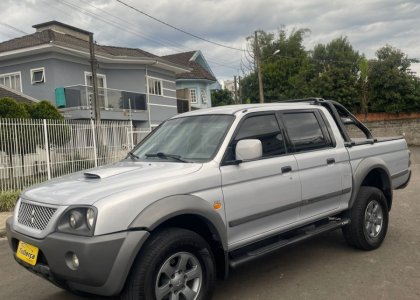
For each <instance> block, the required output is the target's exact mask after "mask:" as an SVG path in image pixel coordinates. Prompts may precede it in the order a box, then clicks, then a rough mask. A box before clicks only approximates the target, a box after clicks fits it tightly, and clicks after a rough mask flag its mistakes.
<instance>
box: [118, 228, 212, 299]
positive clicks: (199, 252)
mask: <svg viewBox="0 0 420 300" xmlns="http://www.w3.org/2000/svg"><path fill="white" fill-rule="evenodd" d="M214 285H215V264H214V257H213V254H212V252H211V249H210V246H209V245H208V243H207V242H206V241H205V240H204V239H203V238H202V237H201V236H200V235H198V234H196V233H195V232H192V231H189V230H185V229H181V228H168V229H165V230H161V231H158V232H156V233H155V234H153V235H152V236H151V238H150V240H149V241H148V242H147V244H146V245H145V246H144V248H143V249H142V250H141V252H140V254H139V255H138V257H137V258H136V260H135V262H134V264H133V267H132V270H131V272H130V275H129V277H128V279H127V282H126V285H125V288H124V290H123V292H122V294H121V299H124V300H133V299H144V300H151V299H157V300H160V299H191V300H207V299H211V297H212V294H213V290H214ZM172 294H173V295H174V297H173V298H171V297H170V296H171V295H172ZM181 295H182V296H181ZM176 296H178V297H176ZM179 296H181V297H179Z"/></svg>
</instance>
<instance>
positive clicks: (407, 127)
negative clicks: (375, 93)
mask: <svg viewBox="0 0 420 300" xmlns="http://www.w3.org/2000/svg"><path fill="white" fill-rule="evenodd" d="M363 123H364V124H365V125H366V126H367V127H368V128H369V129H370V130H371V131H372V133H373V136H374V137H387V136H398V135H402V136H404V137H405V139H406V140H407V143H408V144H409V145H413V146H420V118H418V119H403V120H386V121H373V122H369V121H368V122H363ZM348 131H349V134H350V136H351V137H362V136H363V134H362V133H361V132H360V131H359V130H358V129H357V128H354V127H353V126H352V127H350V128H348Z"/></svg>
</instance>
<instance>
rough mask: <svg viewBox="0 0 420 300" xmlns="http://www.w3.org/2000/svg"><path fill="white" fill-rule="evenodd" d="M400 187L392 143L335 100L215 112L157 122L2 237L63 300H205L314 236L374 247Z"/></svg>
mask: <svg viewBox="0 0 420 300" xmlns="http://www.w3.org/2000/svg"><path fill="white" fill-rule="evenodd" d="M350 124H351V125H352V126H356V127H357V128H359V129H360V131H361V132H362V133H363V134H364V135H365V138H363V139H357V140H356V139H351V138H350V137H349V135H348V132H347V130H346V126H347V125H350ZM410 176H411V170H410V152H409V150H408V149H407V144H406V141H405V140H404V139H403V138H402V137H393V138H375V137H373V136H372V134H371V132H370V131H369V130H368V128H366V127H365V126H364V125H363V124H362V123H361V122H360V121H358V120H357V119H356V118H355V117H354V116H353V115H352V114H351V113H350V112H349V111H348V110H346V109H345V108H344V107H343V106H342V105H340V104H338V103H336V102H334V101H329V100H323V99H318V98H313V99H304V100H291V101H288V102H286V103H278V104H262V105H257V104H249V105H234V106H225V107H216V108H211V109H203V110H197V111H192V112H187V113H184V114H180V115H177V116H175V117H173V118H171V119H169V120H167V121H165V122H164V123H162V124H161V125H160V126H159V127H158V128H157V129H155V130H154V131H153V132H152V133H151V134H150V135H149V136H147V137H146V138H145V139H144V140H143V141H142V142H141V143H139V144H138V145H137V146H136V147H135V148H134V149H133V150H132V151H131V152H130V153H129V154H128V155H127V157H126V158H125V159H123V160H121V161H119V162H117V163H114V164H111V165H107V166H102V167H99V168H95V169H91V170H87V171H84V172H79V173H74V174H71V175H68V176H63V177H60V178H56V179H53V180H50V181H48V182H45V183H42V184H39V185H36V186H33V187H31V188H29V189H27V190H25V191H24V192H23V193H22V194H21V196H20V199H19V201H18V203H17V205H16V208H15V213H14V216H13V217H11V218H10V219H9V220H8V221H7V224H6V226H7V237H8V241H9V243H10V247H11V249H12V251H13V255H14V257H15V259H16V261H17V262H18V263H19V264H20V265H22V266H23V267H25V268H26V269H28V270H29V271H32V272H33V273H36V274H38V275H40V276H42V277H44V278H45V279H47V280H49V281H51V282H52V283H54V284H55V285H57V286H59V287H61V288H63V289H67V290H70V291H73V292H85V293H91V294H98V295H103V296H111V295H119V296H120V297H121V298H122V299H158V300H161V299H188V300H193V299H210V298H211V297H212V291H213V289H214V286H215V278H216V276H219V277H222V278H225V277H226V276H227V275H228V272H229V270H230V269H231V268H235V267H237V266H239V265H241V264H244V263H246V262H248V261H250V260H253V259H257V258H259V257H261V256H264V255H266V254H268V253H271V252H273V251H276V250H278V249H280V248H283V247H285V246H288V245H291V244H294V243H297V242H300V241H302V240H305V239H307V238H310V237H313V236H315V235H317V234H321V233H324V232H327V231H331V230H334V229H339V228H340V229H341V230H342V232H343V234H344V237H345V239H346V241H347V242H348V244H349V245H351V246H353V247H355V248H358V249H362V250H373V249H376V248H378V247H379V246H380V245H381V243H382V242H383V240H384V238H385V235H386V233H387V228H388V223H389V211H390V210H391V207H392V203H393V190H394V189H398V188H403V187H405V186H406V185H407V183H408V182H409V180H410Z"/></svg>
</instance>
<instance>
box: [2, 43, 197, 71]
mask: <svg viewBox="0 0 420 300" xmlns="http://www.w3.org/2000/svg"><path fill="white" fill-rule="evenodd" d="M45 52H58V53H61V54H65V55H72V56H76V57H82V58H85V59H89V58H90V53H89V51H87V50H86V49H85V48H81V47H68V46H66V45H62V44H59V43H56V42H54V43H51V42H50V43H48V44H42V45H38V46H34V47H27V48H22V49H15V50H10V51H5V52H0V61H1V60H7V59H12V58H19V57H22V56H27V55H28V54H31V55H33V54H41V53H45ZM95 57H96V59H97V60H98V61H99V62H103V63H109V64H112V63H119V64H142V65H154V66H156V67H157V68H161V69H164V70H168V71H172V72H174V73H175V74H181V73H188V72H190V71H191V69H190V68H186V67H183V66H179V65H176V64H173V63H169V62H167V61H165V60H163V59H160V58H149V57H133V56H113V55H106V54H103V53H97V54H96V55H95Z"/></svg>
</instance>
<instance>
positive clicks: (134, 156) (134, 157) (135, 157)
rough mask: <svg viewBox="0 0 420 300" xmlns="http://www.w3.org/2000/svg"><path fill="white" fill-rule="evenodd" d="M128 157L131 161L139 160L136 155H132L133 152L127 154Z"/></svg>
mask: <svg viewBox="0 0 420 300" xmlns="http://www.w3.org/2000/svg"><path fill="white" fill-rule="evenodd" d="M128 156H130V158H131V159H132V160H134V159H140V157H138V155H136V154H134V153H133V152H131V151H130V152H128Z"/></svg>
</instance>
